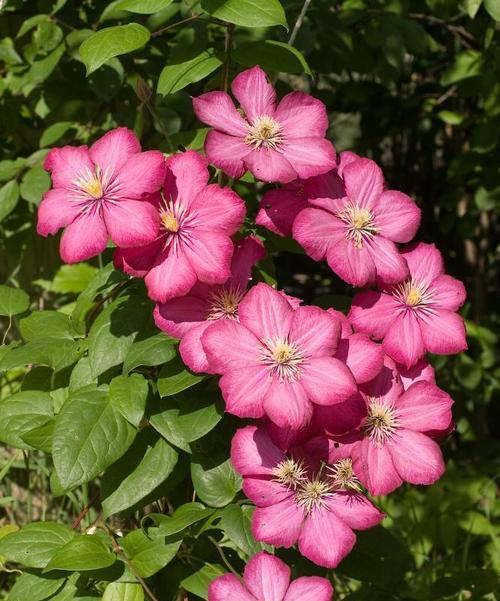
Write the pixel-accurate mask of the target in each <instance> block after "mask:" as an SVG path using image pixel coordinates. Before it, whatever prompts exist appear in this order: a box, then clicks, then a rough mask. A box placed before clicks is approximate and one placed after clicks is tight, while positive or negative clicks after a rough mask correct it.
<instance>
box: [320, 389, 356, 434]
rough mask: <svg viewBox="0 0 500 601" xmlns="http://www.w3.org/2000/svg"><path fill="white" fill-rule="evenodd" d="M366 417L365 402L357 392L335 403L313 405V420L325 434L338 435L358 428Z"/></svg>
mask: <svg viewBox="0 0 500 601" xmlns="http://www.w3.org/2000/svg"><path fill="white" fill-rule="evenodd" d="M365 417H366V403H365V401H364V399H363V397H362V396H361V395H360V394H359V393H355V394H353V395H352V396H351V397H349V398H348V399H347V400H345V401H343V402H342V403H337V404H335V405H324V406H322V405H315V406H314V416H313V421H314V423H315V424H317V425H318V426H319V427H320V428H321V429H322V430H324V431H325V432H326V433H327V434H331V435H334V436H335V435H339V434H345V433H346V432H351V430H354V429H355V428H358V427H359V426H360V424H361V422H362V421H363V419H364V418H365Z"/></svg>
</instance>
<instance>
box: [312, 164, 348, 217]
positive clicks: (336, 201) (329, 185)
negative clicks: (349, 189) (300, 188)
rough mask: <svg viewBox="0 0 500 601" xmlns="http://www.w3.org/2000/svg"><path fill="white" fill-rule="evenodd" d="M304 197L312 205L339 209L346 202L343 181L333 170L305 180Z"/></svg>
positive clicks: (335, 211) (336, 210)
mask: <svg viewBox="0 0 500 601" xmlns="http://www.w3.org/2000/svg"><path fill="white" fill-rule="evenodd" d="M304 193H305V197H306V198H307V200H308V201H309V202H310V203H311V204H312V205H314V206H318V207H322V208H325V209H327V210H330V211H331V212H332V213H338V212H339V211H341V210H342V209H343V208H344V206H345V203H346V198H345V187H344V182H343V181H342V180H341V179H340V177H339V176H338V174H337V173H336V172H335V171H329V172H328V173H324V174H322V175H318V176H316V177H311V178H309V179H308V180H306V183H305V189H304Z"/></svg>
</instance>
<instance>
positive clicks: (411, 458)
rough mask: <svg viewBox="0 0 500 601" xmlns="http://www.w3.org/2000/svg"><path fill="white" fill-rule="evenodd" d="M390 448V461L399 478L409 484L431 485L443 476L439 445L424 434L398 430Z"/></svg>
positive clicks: (443, 467)
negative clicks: (397, 434)
mask: <svg viewBox="0 0 500 601" xmlns="http://www.w3.org/2000/svg"><path fill="white" fill-rule="evenodd" d="M399 434H400V435H399V436H398V437H397V439H396V440H394V444H393V445H391V447H390V453H391V457H392V461H393V463H394V466H395V468H396V470H397V471H398V473H399V475H400V477H401V478H402V479H403V480H404V481H405V482H410V484H433V483H434V482H436V480H439V478H441V476H442V475H443V474H444V470H445V465H444V461H443V455H442V453H441V449H440V448H439V445H438V444H437V443H436V442H435V441H434V440H431V439H430V438H429V437H428V436H426V435H425V434H422V433H420V432H412V431H411V430H406V429H405V430H403V429H402V430H400V432H399Z"/></svg>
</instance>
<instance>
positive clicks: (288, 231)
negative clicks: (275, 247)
mask: <svg viewBox="0 0 500 601" xmlns="http://www.w3.org/2000/svg"><path fill="white" fill-rule="evenodd" d="M292 183H293V182H292ZM306 207H307V201H306V200H305V199H304V198H303V196H302V195H301V194H300V193H299V191H298V190H296V189H287V188H280V189H278V190H268V191H267V192H266V193H265V194H264V196H263V198H262V200H261V203H260V210H259V212H258V213H257V216H256V218H255V223H256V224H257V225H261V226H263V227H265V228H267V229H268V230H271V232H274V233H275V234H277V235H278V236H291V235H292V227H293V223H294V221H295V218H296V217H297V215H298V214H299V213H300V211H302V209H305V208H306Z"/></svg>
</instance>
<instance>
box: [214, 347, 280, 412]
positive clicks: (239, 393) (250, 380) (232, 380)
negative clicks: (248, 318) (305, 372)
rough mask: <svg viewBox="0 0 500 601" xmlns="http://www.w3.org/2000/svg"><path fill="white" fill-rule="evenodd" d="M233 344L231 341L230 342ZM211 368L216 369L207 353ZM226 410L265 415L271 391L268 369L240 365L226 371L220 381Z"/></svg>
mask: <svg viewBox="0 0 500 601" xmlns="http://www.w3.org/2000/svg"><path fill="white" fill-rule="evenodd" d="M230 344H231V343H230ZM207 357H208V362H209V366H210V370H215V368H214V365H213V362H212V356H211V355H209V354H208V353H207ZM219 386H220V389H221V391H222V396H223V397H224V400H225V401H226V411H227V412H228V413H232V414H233V415H237V416H238V417H253V418H255V419H257V418H260V417H264V408H263V401H264V398H265V397H266V395H267V394H268V391H269V386H270V381H269V375H268V373H267V370H266V369H265V368H262V367H240V368H238V369H235V370H234V371H228V372H226V373H225V374H224V375H223V376H222V378H221V379H220V381H219Z"/></svg>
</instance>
